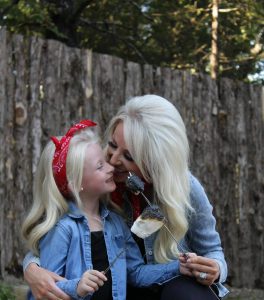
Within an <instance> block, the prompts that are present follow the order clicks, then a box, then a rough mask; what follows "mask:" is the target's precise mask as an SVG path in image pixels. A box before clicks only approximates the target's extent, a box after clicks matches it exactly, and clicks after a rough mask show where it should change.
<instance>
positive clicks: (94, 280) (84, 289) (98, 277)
mask: <svg viewBox="0 0 264 300" xmlns="http://www.w3.org/2000/svg"><path fill="white" fill-rule="evenodd" d="M106 280H107V278H106V276H105V275H104V274H103V273H102V272H99V271H96V270H89V271H86V272H85V273H83V276H82V278H81V280H80V281H79V283H78V286H77V294H78V295H79V296H80V297H85V296H86V295H87V294H90V293H91V294H92V293H94V292H95V291H97V290H98V289H99V287H100V286H102V285H103V284H104V281H106Z"/></svg>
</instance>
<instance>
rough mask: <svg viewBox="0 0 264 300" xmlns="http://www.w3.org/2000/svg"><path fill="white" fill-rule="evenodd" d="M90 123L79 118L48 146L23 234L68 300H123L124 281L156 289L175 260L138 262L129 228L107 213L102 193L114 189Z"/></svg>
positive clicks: (173, 272) (173, 273) (175, 270)
mask: <svg viewBox="0 0 264 300" xmlns="http://www.w3.org/2000/svg"><path fill="white" fill-rule="evenodd" d="M95 125H96V124H95V123H93V122H91V121H89V120H85V121H82V122H80V123H78V124H76V125H74V126H73V127H71V128H70V130H69V131H68V132H67V133H66V135H65V136H63V137H62V138H61V139H60V140H58V139H57V138H55V137H52V141H50V142H49V143H48V144H47V146H46V148H45V149H44V151H43V153H42V155H41V158H40V162H39V166H38V169H37V172H36V175H35V181H34V192H33V206H32V208H31V211H30V213H29V214H28V216H27V218H26V220H25V222H24V224H23V228H22V232H23V235H24V237H25V239H26V240H27V242H28V244H29V247H30V249H31V251H32V252H33V253H34V254H35V255H39V257H40V264H41V266H42V267H43V268H46V269H48V270H49V271H52V272H55V273H57V274H58V275H60V276H63V277H64V278H65V279H64V280H60V281H58V282H57V286H58V287H59V288H60V289H61V290H62V291H63V292H65V293H66V294H67V295H69V296H70V297H71V298H73V299H80V298H79V297H81V298H85V299H90V298H91V299H105V300H107V299H117V300H121V299H122V300H125V299H126V286H127V280H128V282H129V283H130V284H132V285H135V286H140V287H141V286H149V285H151V284H154V283H157V284H162V283H164V282H165V281H167V280H168V279H170V278H172V277H173V276H176V275H179V262H178V261H173V262H170V263H166V264H155V265H154V264H150V265H145V264H144V261H143V259H142V256H141V254H140V250H139V248H138V246H137V244H136V243H135V241H134V240H133V238H132V236H131V233H130V230H129V228H128V227H127V226H126V225H125V223H124V222H123V220H122V218H121V217H120V216H119V215H118V214H116V213H114V212H112V211H110V210H108V208H107V206H110V205H111V203H107V201H106V200H105V199H103V196H105V195H106V194H107V193H109V192H112V191H114V190H115V188H116V185H115V183H114V181H113V171H114V168H113V167H112V166H111V165H110V164H108V163H107V162H106V160H105V156H104V153H103V151H102V149H101V147H100V145H99V144H98V137H97V135H96V134H95V133H94V131H93V130H92V129H91V128H89V127H92V126H95ZM108 268H109V271H107V270H108ZM47 294H50V296H51V295H52V291H50V292H48V293H47ZM28 298H29V299H34V297H33V295H32V293H29V297H28Z"/></svg>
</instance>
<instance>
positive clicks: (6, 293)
mask: <svg viewBox="0 0 264 300" xmlns="http://www.w3.org/2000/svg"><path fill="white" fill-rule="evenodd" d="M15 299H16V298H15V295H14V292H13V289H12V288H11V287H10V286H9V285H7V284H4V283H0V300H15Z"/></svg>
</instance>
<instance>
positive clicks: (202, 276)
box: [199, 272, 207, 280]
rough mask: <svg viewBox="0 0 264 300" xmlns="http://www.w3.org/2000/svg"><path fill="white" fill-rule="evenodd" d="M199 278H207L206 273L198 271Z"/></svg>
mask: <svg viewBox="0 0 264 300" xmlns="http://www.w3.org/2000/svg"><path fill="white" fill-rule="evenodd" d="M199 278H200V279H201V280H206V278H207V273H204V272H200V273H199Z"/></svg>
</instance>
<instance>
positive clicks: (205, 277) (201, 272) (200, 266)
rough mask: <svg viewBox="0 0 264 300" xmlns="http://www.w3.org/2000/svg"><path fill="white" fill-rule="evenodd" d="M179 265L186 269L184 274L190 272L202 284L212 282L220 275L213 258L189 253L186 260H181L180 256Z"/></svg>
mask: <svg viewBox="0 0 264 300" xmlns="http://www.w3.org/2000/svg"><path fill="white" fill-rule="evenodd" d="M188 256H189V254H188ZM180 265H183V268H184V270H185V269H186V270H188V274H187V272H186V273H185V274H184V275H189V274H190V272H191V273H192V276H194V277H195V278H196V280H197V281H198V282H200V283H201V284H204V285H211V284H213V283H214V282H215V281H216V280H217V279H218V278H219V275H220V268H219V265H218V263H217V261H216V260H215V259H211V258H207V257H203V256H197V255H191V253H190V256H189V257H188V259H187V260H186V262H184V261H183V258H180ZM189 276H190V275H189Z"/></svg>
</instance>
